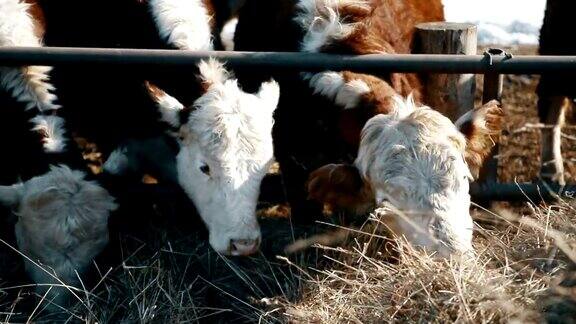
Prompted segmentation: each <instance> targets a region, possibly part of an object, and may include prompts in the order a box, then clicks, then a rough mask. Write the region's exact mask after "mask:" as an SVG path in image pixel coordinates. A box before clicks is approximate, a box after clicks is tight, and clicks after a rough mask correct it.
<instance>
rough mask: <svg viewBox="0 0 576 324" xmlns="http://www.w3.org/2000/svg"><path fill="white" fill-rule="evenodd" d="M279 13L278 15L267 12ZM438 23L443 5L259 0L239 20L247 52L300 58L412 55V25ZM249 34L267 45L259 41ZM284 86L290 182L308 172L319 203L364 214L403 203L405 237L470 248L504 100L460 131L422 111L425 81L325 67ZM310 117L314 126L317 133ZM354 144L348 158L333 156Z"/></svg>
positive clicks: (282, 122) (282, 134)
mask: <svg viewBox="0 0 576 324" xmlns="http://www.w3.org/2000/svg"><path fill="white" fill-rule="evenodd" d="M279 3H280V4H279ZM271 8H272V9H274V10H277V11H274V12H266V11H265V10H266V9H271ZM262 10H264V12H262ZM256 16H259V17H263V19H260V20H257V19H253V17H256ZM435 20H443V12H442V4H441V2H440V1H426V2H423V1H417V0H413V1H399V0H372V1H368V0H342V1H334V0H300V1H288V0H287V1H278V2H277V3H276V4H265V3H263V1H257V0H254V1H248V2H247V3H246V6H245V8H244V9H243V11H242V12H241V14H240V20H239V23H238V29H237V35H236V40H235V43H236V48H237V49H238V50H277V49H278V48H281V47H282V44H281V42H286V43H285V44H284V46H290V45H292V46H294V47H293V48H284V49H285V50H286V49H288V50H298V51H302V52H323V53H340V54H394V53H410V51H411V47H412V41H413V33H414V26H415V25H416V24H417V23H420V22H425V21H435ZM256 29H258V30H261V31H262V32H260V33H255V30H256ZM251 33H254V34H257V35H258V37H257V38H256V39H252V40H251V39H250V37H251V36H252V37H254V36H253V35H251ZM274 33H278V34H276V35H274ZM272 37H274V38H272ZM279 79H280V77H279ZM298 79H300V80H298ZM280 80H282V81H283V82H282V81H281V85H282V89H283V97H282V98H281V101H280V106H279V111H278V113H277V116H278V117H277V124H278V128H279V129H277V130H276V131H275V135H276V137H275V144H276V147H275V149H276V156H277V157H278V158H279V160H280V164H281V167H282V168H284V167H285V166H287V168H286V169H283V172H284V173H285V174H286V173H288V174H286V179H289V178H290V177H293V175H292V174H291V173H290V172H291V171H294V170H295V169H298V167H295V165H297V166H299V167H300V170H302V171H303V172H304V173H308V174H310V177H309V179H308V190H309V197H310V198H312V199H315V200H319V201H322V202H329V203H331V204H333V205H336V206H337V207H347V208H350V209H353V210H359V209H360V210H364V211H365V210H366V207H369V206H374V205H390V206H394V209H395V210H397V211H399V212H401V213H403V214H405V215H406V217H405V218H393V223H394V224H395V225H394V226H392V225H391V227H392V229H393V230H394V231H395V232H396V233H397V234H398V235H400V236H405V237H407V238H408V239H409V240H410V241H411V242H413V243H415V244H417V245H423V246H425V247H427V248H429V249H430V250H432V251H436V252H438V253H439V254H440V255H442V256H446V255H449V254H450V253H452V252H454V251H468V250H470V249H471V239H472V219H471V217H470V213H469V208H470V196H469V193H468V190H469V181H471V180H472V179H473V175H474V176H475V175H477V174H478V172H479V169H480V167H481V166H482V164H483V161H484V158H485V157H486V156H487V155H488V153H489V151H490V148H491V147H492V145H493V142H492V140H491V136H492V135H496V134H498V133H499V131H500V128H501V111H500V109H499V108H498V106H497V104H496V103H490V104H489V105H487V106H485V107H482V108H479V109H477V110H474V111H473V112H470V113H468V114H466V115H464V116H462V117H461V118H460V119H459V120H458V121H456V122H455V123H454V122H452V121H450V120H449V119H448V118H446V117H444V116H443V115H441V114H440V113H438V112H436V111H434V110H432V109H430V108H428V107H425V106H424V105H422V104H421V102H425V98H423V96H422V84H421V82H420V80H419V78H418V77H417V76H416V75H411V74H396V73H389V74H384V75H368V74H358V73H353V72H349V71H343V72H335V71H325V72H320V73H315V74H314V73H305V74H303V75H301V76H293V77H292V78H289V77H285V78H284V79H280ZM302 81H303V82H304V83H303V84H302ZM310 94H314V96H315V97H310ZM308 98H311V99H310V103H309V104H307V100H308ZM318 98H320V99H318ZM403 98H407V99H403ZM299 105H300V106H302V107H303V108H302V109H299ZM325 107H328V108H325ZM332 116H336V118H334V117H332ZM306 118H311V119H312V124H311V125H310V127H309V128H307V125H306V121H305V119H306ZM296 120H298V121H296ZM290 124H291V125H290ZM330 127H332V134H334V135H335V136H333V137H332V138H330V137H329V136H326V134H323V135H320V136H319V137H320V138H322V136H324V138H325V139H324V141H323V142H320V143H319V145H317V146H316V147H312V145H314V144H315V143H314V140H311V138H313V137H314V136H316V134H319V133H321V132H322V131H323V130H324V129H329V128H330ZM334 129H335V131H334ZM325 133H329V131H326V132H325ZM288 138H291V139H288ZM289 141H292V143H288V142H289ZM311 144H312V145H311ZM307 145H309V146H311V147H309V148H302V146H307ZM346 145H348V148H349V150H347V151H346V150H340V155H338V151H336V154H335V153H334V149H335V148H336V149H338V147H345V146H346ZM331 150H332V152H331ZM342 153H344V154H342ZM346 155H348V156H346ZM350 157H353V158H354V157H355V158H354V160H355V162H354V164H353V165H349V164H329V165H326V166H324V167H321V168H320V169H318V170H316V171H314V172H311V171H312V170H313V169H314V168H315V167H317V166H318V164H321V163H322V162H321V161H326V160H329V159H333V161H346V160H348V161H349V159H350ZM310 172H311V173H310ZM296 178H297V179H298V178H299V180H300V181H302V178H303V177H298V176H296ZM299 185H300V186H301V185H302V183H301V184H299ZM299 185H297V186H299ZM295 212H297V213H298V212H301V211H300V210H295ZM414 227H420V230H414ZM436 242H440V244H436Z"/></svg>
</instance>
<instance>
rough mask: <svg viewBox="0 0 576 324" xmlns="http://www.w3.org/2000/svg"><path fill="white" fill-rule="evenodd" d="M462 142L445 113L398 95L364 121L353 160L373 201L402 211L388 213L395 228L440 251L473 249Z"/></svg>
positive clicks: (445, 253) (466, 173)
mask: <svg viewBox="0 0 576 324" xmlns="http://www.w3.org/2000/svg"><path fill="white" fill-rule="evenodd" d="M465 143H466V142H465V138H464V136H463V135H462V134H461V133H460V132H459V131H458V129H457V128H456V127H455V125H454V124H453V123H452V122H451V121H450V120H449V119H448V118H446V117H444V116H443V115H442V114H440V113H439V112H437V111H434V110H432V109H430V108H428V107H417V106H416V105H415V104H414V101H413V100H412V98H409V99H408V100H403V99H402V98H399V97H398V98H396V99H395V107H394V109H393V112H392V113H390V114H388V115H378V116H375V117H373V118H372V119H370V120H369V121H368V122H367V123H366V125H365V126H364V129H363V131H362V140H361V143H360V149H359V153H358V158H357V159H356V162H355V165H356V167H357V168H358V169H359V170H360V173H361V174H362V176H363V177H364V178H365V179H366V180H367V181H368V182H369V183H370V185H371V186H372V188H373V190H374V192H375V196H376V203H377V204H384V206H388V207H390V208H392V206H393V208H394V209H397V210H398V211H399V212H400V214H401V215H403V216H390V217H391V219H390V224H391V227H392V229H393V230H394V231H395V232H396V234H397V235H399V236H405V237H406V238H407V239H408V241H410V242H412V243H413V244H415V245H419V246H424V247H426V248H427V249H429V250H430V251H436V252H437V253H438V254H439V255H440V256H449V255H450V254H452V253H453V252H455V251H458V252H468V251H471V250H472V230H473V224H472V218H471V217H470V212H469V208H470V195H469V194H468V191H469V181H470V180H471V179H472V176H471V174H470V171H469V169H468V166H467V165H466V162H465V161H464V149H465V145H466V144H465Z"/></svg>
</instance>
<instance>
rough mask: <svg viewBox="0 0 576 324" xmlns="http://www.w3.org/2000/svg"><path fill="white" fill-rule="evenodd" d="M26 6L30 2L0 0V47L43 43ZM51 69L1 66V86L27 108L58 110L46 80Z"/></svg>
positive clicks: (36, 45) (33, 45) (35, 45)
mask: <svg viewBox="0 0 576 324" xmlns="http://www.w3.org/2000/svg"><path fill="white" fill-rule="evenodd" d="M29 8H30V5H29V4H26V3H25V2H23V1H20V0H0V46H27V47H41V46H42V41H41V40H40V39H39V38H38V37H37V36H36V34H35V32H34V22H33V20H32V17H30V15H29V13H28V9H29ZM50 70H51V68H50V67H46V66H30V67H25V68H6V67H3V68H0V86H1V87H2V88H4V89H6V90H8V91H10V92H12V94H13V96H14V97H15V98H16V99H18V100H19V101H21V102H25V103H26V104H27V107H26V108H27V109H31V108H34V107H36V108H38V109H39V110H40V111H44V110H51V109H58V108H59V106H58V105H55V104H54V101H55V100H56V96H54V95H53V94H52V93H51V91H52V90H54V87H53V86H52V85H51V84H50V83H48V79H49V77H48V73H49V72H50Z"/></svg>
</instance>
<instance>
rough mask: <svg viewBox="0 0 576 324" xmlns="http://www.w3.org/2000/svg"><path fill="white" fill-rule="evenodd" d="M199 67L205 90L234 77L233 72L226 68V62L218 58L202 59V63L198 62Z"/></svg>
mask: <svg viewBox="0 0 576 324" xmlns="http://www.w3.org/2000/svg"><path fill="white" fill-rule="evenodd" d="M198 69H199V71H200V74H199V75H198V77H199V78H200V82H201V83H202V88H203V89H204V91H208V89H210V87H212V86H214V85H218V84H222V83H224V82H226V81H227V80H229V79H231V78H232V73H230V72H229V71H228V70H226V68H225V67H224V63H222V62H220V61H218V60H216V59H212V58H211V59H209V60H202V61H200V63H198Z"/></svg>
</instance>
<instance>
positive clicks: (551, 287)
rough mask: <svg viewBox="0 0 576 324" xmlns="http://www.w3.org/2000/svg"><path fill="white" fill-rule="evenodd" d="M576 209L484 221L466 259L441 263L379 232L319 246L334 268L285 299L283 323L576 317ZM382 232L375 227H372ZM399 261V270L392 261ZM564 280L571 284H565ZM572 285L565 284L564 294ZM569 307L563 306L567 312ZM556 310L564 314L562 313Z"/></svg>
mask: <svg viewBox="0 0 576 324" xmlns="http://www.w3.org/2000/svg"><path fill="white" fill-rule="evenodd" d="M575 207H576V204H575V203H574V202H561V203H559V204H557V205H554V206H547V207H543V208H540V209H535V208H529V209H528V212H527V213H526V214H522V215H516V214H515V213H514V212H512V211H510V210H501V211H499V212H497V213H491V212H481V213H478V215H477V216H478V219H479V224H478V227H477V231H476V237H475V240H474V246H475V249H476V251H477V256H476V257H475V258H473V259H467V260H456V259H451V260H438V259H435V258H434V257H433V256H430V255H428V254H426V253H424V252H423V251H417V250H415V249H413V248H411V247H409V246H408V245H406V244H404V243H402V242H401V241H400V242H399V243H398V246H399V248H398V252H397V254H396V255H393V256H390V255H389V254H387V253H384V252H383V251H386V250H390V245H389V248H388V249H386V248H384V247H383V244H390V242H387V241H386V240H382V239H381V238H380V237H378V236H375V235H374V234H373V231H372V229H370V230H369V231H368V232H366V234H365V235H357V237H356V238H355V239H354V240H353V241H351V242H349V244H348V245H347V246H346V247H345V248H341V249H332V248H326V247H322V246H319V247H318V248H319V249H320V250H322V251H323V254H324V255H325V257H326V258H329V259H331V260H334V265H335V266H333V267H331V268H329V269H324V270H314V269H311V270H310V271H309V272H307V273H308V274H307V276H308V279H307V280H306V281H307V284H306V285H304V291H303V293H302V297H301V298H300V300H298V301H297V302H294V303H291V302H286V301H283V302H281V303H280V304H281V305H282V307H283V312H284V314H285V316H286V318H285V319H287V320H289V321H294V322H313V323H342V322H346V323H377V322H388V321H399V322H406V321H410V322H437V323H444V322H469V323H477V322H482V323H486V322H510V321H518V322H538V321H542V320H546V319H556V320H571V319H573V318H575V316H576V282H575V281H574V276H575V275H576V273H575V272H571V271H570V270H574V268H573V266H574V265H576V263H574V262H576V226H575V225H574V224H576V209H575ZM374 224H377V225H378V220H376V219H373V220H372V221H371V222H370V225H371V226H369V227H372V228H373V227H374ZM391 258H392V262H391ZM564 278H566V279H564ZM562 284H564V286H562ZM560 305H561V306H560ZM558 310H562V311H564V313H561V312H559V311H558Z"/></svg>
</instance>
